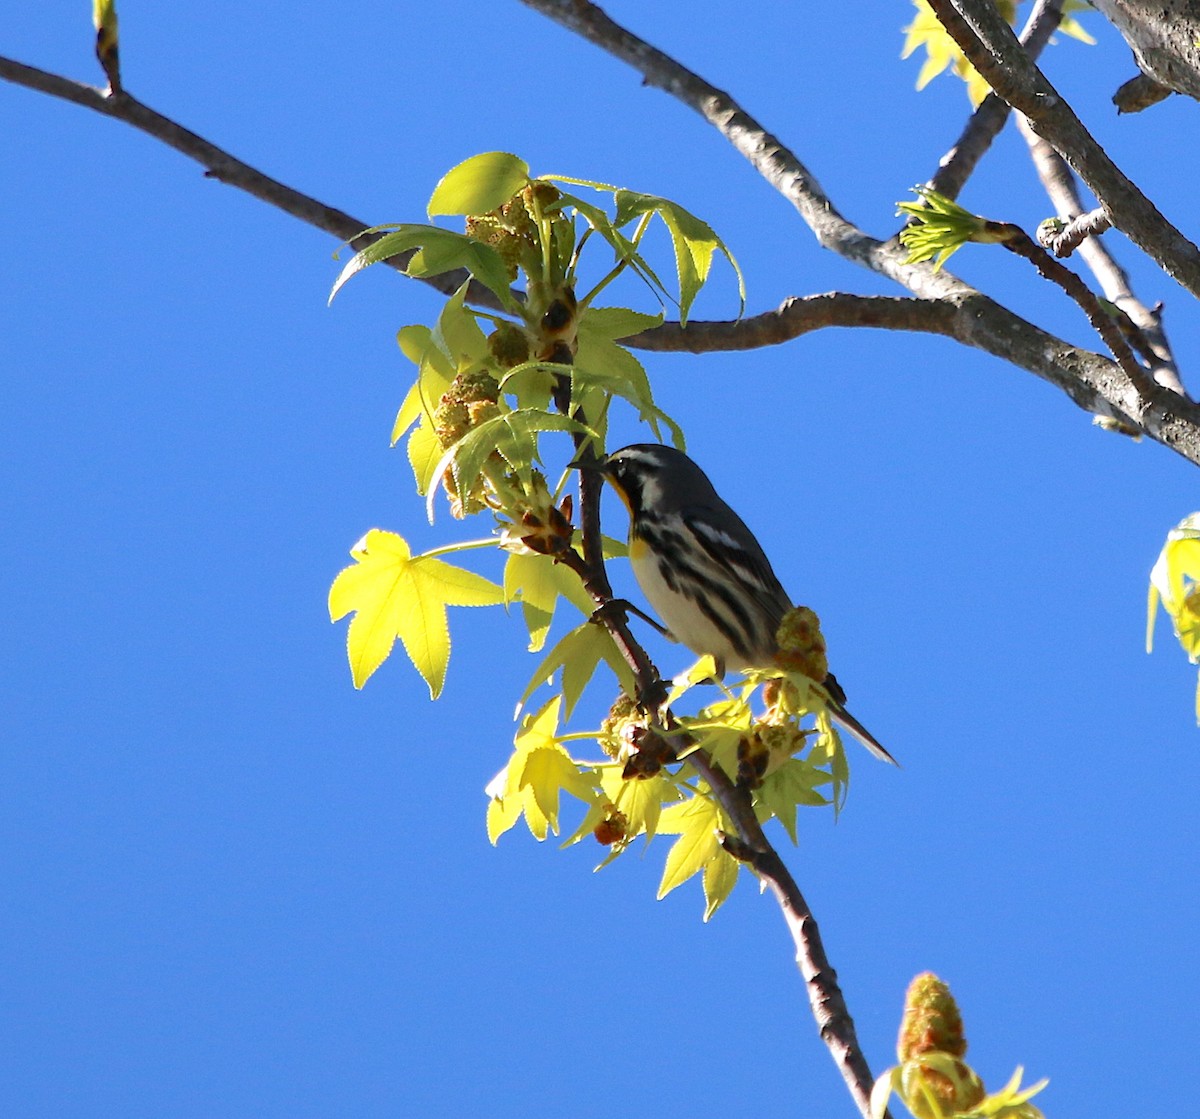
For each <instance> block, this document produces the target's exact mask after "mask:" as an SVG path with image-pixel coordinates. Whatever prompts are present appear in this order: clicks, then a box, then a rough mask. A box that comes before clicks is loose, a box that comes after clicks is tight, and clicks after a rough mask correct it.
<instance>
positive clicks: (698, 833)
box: [658, 796, 721, 899]
mask: <svg viewBox="0 0 1200 1119" xmlns="http://www.w3.org/2000/svg"><path fill="white" fill-rule="evenodd" d="M719 827H720V813H719V811H718V809H717V806H716V804H715V803H714V802H713V801H711V800H709V799H708V798H707V797H700V796H696V797H692V799H691V800H689V801H686V802H685V803H683V804H677V805H672V806H671V807H670V808H668V809H666V810H665V811H664V812H663V814H662V816H661V817H660V819H659V823H658V830H659V832H660V833H662V834H665V835H678V836H679V838H678V839H677V840H675V842H674V844H673V845H672V846H671V850H670V851H668V852H667V862H666V866H664V867H663V876H662V881H661V882H660V883H659V886H658V896H659V898H660V899H661V898H664V897H666V896H667V894H669V893H670V892H671V891H672V890H673V889H675V887H676V886H681V885H682V884H683V883H684V882H686V881H687V880H688V879H689V878H691V877H692V875H694V874H698V873H699V872H700V871H701V870H703V869H704V866H705V865H706V864H707V863H708V861H709V860H710V859H712V858H713V857H714V856H715V855H716V854H717V853H718V852H720V851H721V845H720V842H719V841H718V839H717V831H718V829H719Z"/></svg>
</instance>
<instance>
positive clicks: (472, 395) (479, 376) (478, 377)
mask: <svg viewBox="0 0 1200 1119" xmlns="http://www.w3.org/2000/svg"><path fill="white" fill-rule="evenodd" d="M447 397H451V398H453V399H455V400H461V401H462V402H463V403H464V404H471V403H477V402H479V401H490V402H491V403H492V404H495V403H496V401H497V400H499V399H500V382H499V381H497V380H496V378H495V377H493V376H492V375H491V373H489V372H488V371H487V370H486V369H468V370H467V371H466V372H464V373H459V374H458V375H457V376H456V377H455V378H454V380H453V381H451V382H450V388H449V389H447V390H446V392H445V394H444V395H443V396H442V399H443V400H445V399H446V398H447Z"/></svg>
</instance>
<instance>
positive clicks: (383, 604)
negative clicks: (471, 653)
mask: <svg viewBox="0 0 1200 1119" xmlns="http://www.w3.org/2000/svg"><path fill="white" fill-rule="evenodd" d="M350 554H351V555H352V556H353V557H354V560H355V563H354V564H353V565H351V566H350V567H347V568H345V569H344V570H343V571H342V572H341V573H340V574H339V575H338V577H337V578H336V579H335V580H334V581H333V586H332V587H330V589H329V616H330V618H331V619H332V620H333V621H335V622H336V621H337V620H338V619H339V618H342V617H344V616H345V615H346V614H349V613H350V612H351V611H353V612H354V618H353V619H352V620H351V622H350V628H349V630H348V632H347V637H346V649H347V652H348V654H349V658H350V671H351V674H352V676H353V678H354V686H355V687H356V688H361V687H362V686H363V684H365V683H366V682H367V680H368V678H369V677H370V676H371V674H372V673H373V672H374V671H375V670H376V669H377V668H378V667H379V666H380V665H381V664H382V663H383V662H384V661H385V660H386V659H387V657H388V654H389V653H390V652H391V651H392V646H393V645H394V644H395V641H396V638H397V637H399V638H400V640H401V641H402V642H403V643H404V650H405V652H406V653H407V654H408V656H409V659H410V660H411V661H412V662H413V664H414V665H415V666H416V668H417V671H419V672H420V673H421V675H422V676H423V677H424V678H425V682H426V683H427V684H428V685H429V694H430V698H432V699H436V698H437V697H438V695H439V694H440V692H441V690H442V684H443V682H444V680H445V678H446V665H447V663H448V662H449V660H450V631H449V628H448V626H447V623H446V607H447V606H492V605H495V604H497V603H500V602H503V601H504V592H503V590H501V588H500V587H498V586H496V584H495V583H493V582H491V581H490V580H488V579H485V578H484V577H483V576H482V575H476V574H475V573H474V572H472V571H466V570H464V569H463V568H461V567H454V566H452V565H451V564H448V563H445V562H443V561H442V560H439V559H434V558H432V557H431V556H413V555H412V553H411V551H410V549H409V546H408V544H407V542H406V541H405V540H404V538H403V537H401V536H398V535H396V533H394V532H384V531H383V530H382V529H374V528H373V529H371V531H370V532H368V533H367V534H366V536H364V537H363V538H362V539H361V540H360V541H359V542H358V543H357V544H356V545H355V546H354V548H352V549H351V552H350Z"/></svg>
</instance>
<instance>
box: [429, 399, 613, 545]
mask: <svg viewBox="0 0 1200 1119" xmlns="http://www.w3.org/2000/svg"><path fill="white" fill-rule="evenodd" d="M543 431H570V432H579V433H581V434H584V435H594V434H595V433H594V432H593V431H592V429H591V428H589V427H587V426H586V425H584V424H581V423H578V422H577V421H576V420H572V419H570V418H569V417H567V416H564V415H562V414H560V413H558V412H540V411H537V410H535V409H532V408H522V409H519V410H516V411H512V412H503V413H501V414H500V415H499V416H493V417H492V418H491V419H490V420H484V422H483V423H481V424H479V425H478V426H477V427H473V428H472V429H471V430H470V431H468V432H467V434H466V435H464V436H463V437H462V438H461V439H460V440H459V441H458V442H457V443H455V444H454V446H452V447H450V448H449V449H448V450H447V451H446V452H445V453H444V454H443V455H442V458H441V461H440V462H439V463H438V464H437V467H436V469H435V470H434V482H435V483H436V482H440V481H441V479H442V476H443V475H444V474H445V473H446V471H447V470H449V469H451V468H453V470H454V480H455V483H456V485H457V486H458V492H459V493H470V492H471V490H472V489H473V488H474V487H475V483H476V482H477V481H478V479H479V475H480V473H481V472H482V470H483V467H484V464H485V463H486V462H487V460H488V457H489V456H490V455H491V454H492V453H493V452H497V451H498V452H499V453H500V455H501V456H502V457H503V458H504V459H505V461H506V462H507V463H508V464H509V466H510V467H511V468H512V469H513V470H514V471H516V472H517V473H518V474H521V475H523V476H525V477H528V475H529V473H530V471H531V470H532V469H533V463H534V462H535V461H536V460H537V438H536V437H537V436H538V435H539V434H540V433H541V432H543ZM436 493H437V488H436V485H432V486H430V488H429V490H428V492H427V495H426V503H425V505H426V512H427V513H428V515H429V520H430V522H431V523H432V521H433V499H434V496H435V494H436Z"/></svg>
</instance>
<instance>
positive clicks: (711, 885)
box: [703, 847, 740, 921]
mask: <svg viewBox="0 0 1200 1119" xmlns="http://www.w3.org/2000/svg"><path fill="white" fill-rule="evenodd" d="M739 869H740V867H739V865H738V861H737V859H735V858H734V857H733V856H732V855H731V854H730V853H729V852H728V851H726V850H725V849H724V848H723V847H718V849H717V853H716V855H715V856H713V858H711V859H709V860H708V862H707V863H706V864H705V866H704V879H703V881H704V901H705V906H704V919H705V920H706V921H707V920H708V919H709V918H710V917H711V916H712V915H713V914H714V913H716V911H717V910H718V909H720V908H721V906H722V905H723V904H724V902H725V899H726V898H727V897H729V895H730V893H731V892H732V891H733V887H734V886H735V885H737V880H738V870H739Z"/></svg>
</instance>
